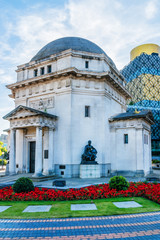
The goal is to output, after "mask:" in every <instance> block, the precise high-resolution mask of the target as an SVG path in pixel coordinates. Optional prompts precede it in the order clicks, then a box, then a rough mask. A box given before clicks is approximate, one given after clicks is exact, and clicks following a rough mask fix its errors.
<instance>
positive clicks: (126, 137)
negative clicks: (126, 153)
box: [124, 134, 128, 144]
mask: <svg viewBox="0 0 160 240" xmlns="http://www.w3.org/2000/svg"><path fill="white" fill-rule="evenodd" d="M124 144H128V134H124Z"/></svg>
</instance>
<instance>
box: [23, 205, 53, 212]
mask: <svg viewBox="0 0 160 240" xmlns="http://www.w3.org/2000/svg"><path fill="white" fill-rule="evenodd" d="M51 207H52V206H51V205H35V206H28V207H26V209H24V211H23V212H49V210H50V208H51Z"/></svg>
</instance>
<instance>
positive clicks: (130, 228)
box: [0, 212, 160, 240]
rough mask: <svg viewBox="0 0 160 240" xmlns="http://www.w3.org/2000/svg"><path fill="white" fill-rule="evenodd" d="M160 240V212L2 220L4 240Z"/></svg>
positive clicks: (2, 236)
mask: <svg viewBox="0 0 160 240" xmlns="http://www.w3.org/2000/svg"><path fill="white" fill-rule="evenodd" d="M2 239H6V240H10V239H23V240H26V239H32V240H34V239H37V240H40V239H41V240H42V239H44V240H50V239H53V240H80V239H83V240H87V239H88V240H95V239H121V240H122V239H123V240H159V239H160V212H153V213H143V214H130V215H119V216H106V217H82V218H63V219H62V218H61V219H55V218H54V219H28V220H27V219H25V220H11V219H10V220H9V219H6V220H4V219H0V240H2Z"/></svg>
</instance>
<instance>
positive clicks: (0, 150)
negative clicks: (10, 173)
mask: <svg viewBox="0 0 160 240" xmlns="http://www.w3.org/2000/svg"><path fill="white" fill-rule="evenodd" d="M6 154H7V148H6V147H4V143H3V142H0V157H1V156H2V155H3V158H5V156H6Z"/></svg>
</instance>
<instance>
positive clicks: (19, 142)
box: [16, 129, 24, 173]
mask: <svg viewBox="0 0 160 240" xmlns="http://www.w3.org/2000/svg"><path fill="white" fill-rule="evenodd" d="M16 146H17V147H16V165H17V169H16V170H17V172H21V173H22V172H23V160H24V157H23V154H24V153H23V129H17V130H16Z"/></svg>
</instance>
